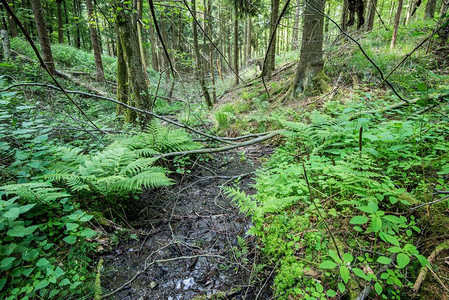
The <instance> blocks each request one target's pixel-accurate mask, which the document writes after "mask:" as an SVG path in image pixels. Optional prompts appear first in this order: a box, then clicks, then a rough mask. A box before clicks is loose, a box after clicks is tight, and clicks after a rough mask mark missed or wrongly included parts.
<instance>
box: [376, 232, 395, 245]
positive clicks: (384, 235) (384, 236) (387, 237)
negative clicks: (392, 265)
mask: <svg viewBox="0 0 449 300" xmlns="http://www.w3.org/2000/svg"><path fill="white" fill-rule="evenodd" d="M379 237H380V238H381V239H382V240H384V241H385V242H388V243H390V244H393V245H395V246H399V240H398V238H397V237H395V236H393V235H390V234H388V233H385V232H380V233H379Z"/></svg>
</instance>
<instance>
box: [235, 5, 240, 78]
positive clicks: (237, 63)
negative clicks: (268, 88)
mask: <svg viewBox="0 0 449 300" xmlns="http://www.w3.org/2000/svg"><path fill="white" fill-rule="evenodd" d="M234 71H235V85H238V84H239V79H240V78H239V18H238V15H237V7H234Z"/></svg>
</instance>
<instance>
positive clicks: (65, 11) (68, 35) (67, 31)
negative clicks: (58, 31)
mask: <svg viewBox="0 0 449 300" xmlns="http://www.w3.org/2000/svg"><path fill="white" fill-rule="evenodd" d="M62 4H63V5H64V15H65V23H66V24H70V23H69V14H68V13H67V3H66V1H64V0H62ZM65 35H66V36H67V43H68V44H69V45H71V44H72V43H71V42H70V30H69V28H67V29H66V33H65Z"/></svg>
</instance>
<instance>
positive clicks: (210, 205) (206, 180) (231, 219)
mask: <svg viewBox="0 0 449 300" xmlns="http://www.w3.org/2000/svg"><path fill="white" fill-rule="evenodd" d="M242 151H243V150H242ZM242 151H235V152H227V153H224V154H223V153H220V154H216V155H213V156H209V158H208V159H207V160H205V159H204V157H203V158H201V159H198V160H197V161H196V162H195V163H194V168H193V171H192V172H191V173H190V174H185V175H182V176H179V177H178V178H177V183H176V185H174V186H172V187H170V188H168V189H164V190H159V191H156V192H154V191H153V192H150V193H147V194H145V195H143V196H142V199H141V200H140V202H139V204H136V209H135V210H136V212H137V213H136V217H135V220H132V221H130V223H131V225H132V226H133V227H135V228H140V229H141V231H142V232H143V234H142V235H140V237H139V240H131V241H129V242H126V243H122V244H121V245H120V246H119V247H118V248H116V249H114V250H113V251H111V252H109V253H107V254H106V255H105V256H104V257H103V259H104V261H105V262H104V267H105V271H104V273H103V275H102V286H103V287H104V288H105V289H107V291H108V292H111V291H113V290H114V289H117V288H119V289H120V290H119V291H118V292H117V293H115V294H114V295H113V296H111V297H110V298H111V299H170V300H175V299H194V298H195V297H197V296H198V297H199V298H200V297H201V296H206V299H209V298H212V299H214V297H215V298H218V297H216V296H217V295H224V296H225V297H224V298H223V297H222V298H219V299H268V298H269V294H270V293H269V283H267V282H266V280H265V279H264V278H256V277H255V275H254V269H253V268H254V266H255V263H256V261H257V259H258V254H257V249H256V247H255V244H254V239H253V238H252V237H251V236H249V235H247V234H246V231H247V230H248V228H249V227H250V226H251V220H250V218H248V217H246V216H245V215H243V214H241V213H239V211H238V208H237V207H236V206H235V204H234V203H232V201H231V200H230V199H229V198H227V197H226V195H225V194H224V193H223V189H222V187H223V186H238V187H240V188H241V189H242V190H244V191H245V192H246V193H248V194H251V193H254V192H255V191H254V189H253V187H252V186H251V184H252V183H253V178H254V173H253V172H254V171H255V170H256V168H257V167H259V166H260V165H261V158H262V157H269V154H270V153H271V149H270V148H267V147H263V146H259V145H257V146H254V147H249V148H246V149H245V150H244V154H242ZM137 272H139V275H138V276H137V277H136V274H137ZM133 278H135V279H134V280H133ZM106 293H107V292H106ZM106 293H105V294H106ZM203 298H204V297H203Z"/></svg>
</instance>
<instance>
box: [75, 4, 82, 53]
mask: <svg viewBox="0 0 449 300" xmlns="http://www.w3.org/2000/svg"><path fill="white" fill-rule="evenodd" d="M79 1H80V0H74V1H73V8H74V11H75V14H76V16H77V17H78V20H76V31H75V47H76V48H78V49H79V48H81V29H80V18H81V12H80V7H79Z"/></svg>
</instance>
